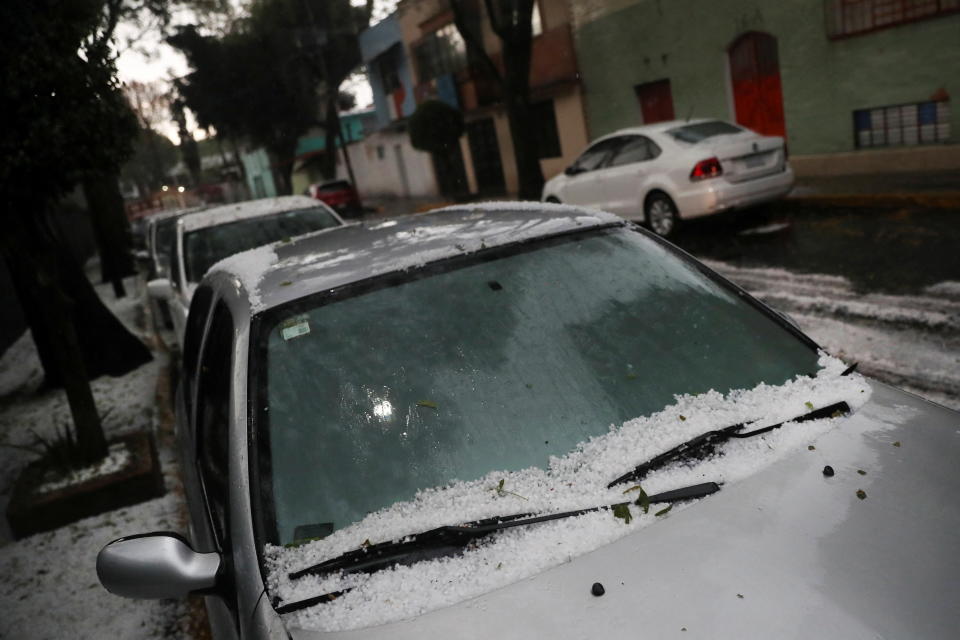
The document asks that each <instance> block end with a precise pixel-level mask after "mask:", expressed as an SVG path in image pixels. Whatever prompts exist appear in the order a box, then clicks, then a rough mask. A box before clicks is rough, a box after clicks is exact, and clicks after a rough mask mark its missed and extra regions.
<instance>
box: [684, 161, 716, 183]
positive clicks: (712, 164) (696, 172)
mask: <svg viewBox="0 0 960 640" xmlns="http://www.w3.org/2000/svg"><path fill="white" fill-rule="evenodd" d="M722 174H723V167H721V166H720V160H719V159H717V158H707V159H706V160H701V161H700V162H698V163H697V164H696V166H694V167H693V171H691V172H690V180H692V181H694V182H696V181H697V180H706V179H707V178H716V177H717V176H719V175H722Z"/></svg>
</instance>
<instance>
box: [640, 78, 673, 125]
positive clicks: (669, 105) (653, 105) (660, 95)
mask: <svg viewBox="0 0 960 640" xmlns="http://www.w3.org/2000/svg"><path fill="white" fill-rule="evenodd" d="M636 91H637V100H639V101H640V112H641V113H642V114H643V124H653V123H654V122H664V121H666V120H673V118H674V116H673V94H672V93H670V80H657V81H656V82H647V83H646V84H639V85H637V87H636Z"/></svg>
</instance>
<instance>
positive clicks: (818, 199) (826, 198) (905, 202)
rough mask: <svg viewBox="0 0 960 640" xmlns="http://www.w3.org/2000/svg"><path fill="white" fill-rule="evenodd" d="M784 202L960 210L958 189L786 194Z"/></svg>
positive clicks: (829, 205) (809, 204)
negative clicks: (927, 191)
mask: <svg viewBox="0 0 960 640" xmlns="http://www.w3.org/2000/svg"><path fill="white" fill-rule="evenodd" d="M785 201H786V202H790V203H796V204H801V205H808V206H822V207H885V208H895V207H920V208H923V209H958V210H960V191H941V192H932V193H870V194H864V193H842V194H823V195H804V196H788V197H787V198H786V200H785Z"/></svg>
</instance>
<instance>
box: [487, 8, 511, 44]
mask: <svg viewBox="0 0 960 640" xmlns="http://www.w3.org/2000/svg"><path fill="white" fill-rule="evenodd" d="M483 4H484V6H485V7H486V8H487V18H489V20H490V28H491V29H493V32H494V33H495V34H497V36H499V38H500V39H501V40H506V39H507V34H506V31H505V30H504V28H503V24H501V22H500V20H499V16H498V15H497V14H496V13H495V12H494V6H493V0H483Z"/></svg>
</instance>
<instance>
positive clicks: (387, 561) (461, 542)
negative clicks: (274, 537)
mask: <svg viewBox="0 0 960 640" xmlns="http://www.w3.org/2000/svg"><path fill="white" fill-rule="evenodd" d="M719 490H720V485H719V484H717V483H716V482H705V483H702V484H696V485H692V486H689V487H683V488H681V489H674V490H672V491H665V492H663V493H658V494H654V495H652V496H649V497H646V500H647V501H648V502H649V503H650V504H654V503H658V502H660V503H663V502H680V501H682V500H693V499H695V498H702V497H704V496H708V495H710V494H711V493H716V492H717V491H719ZM629 504H632V503H630V502H621V503H617V504H611V505H601V506H599V507H589V508H586V509H577V510H576V511H564V512H562V513H550V514H546V515H542V516H534V515H532V514H529V513H518V514H515V515H509V516H498V517H494V518H486V519H484V520H475V521H473V522H466V523H464V524H460V525H448V526H443V527H437V528H436V529H430V530H429V531H424V532H423V533H417V534H413V535H409V536H405V537H404V538H403V539H401V540H399V541H390V542H381V543H379V544H372V545H368V546H364V547H361V548H359V549H356V550H354V551H348V552H346V553H344V554H343V555H340V556H337V557H336V558H331V559H330V560H325V561H324V562H320V563H318V564H315V565H313V566H310V567H307V568H305V569H300V570H299V571H294V572H292V573H290V574H289V577H290V579H291V580H297V579H298V578H302V577H304V576H308V575H324V574H328V573H333V572H341V573H344V574H347V573H356V572H363V573H372V572H374V571H378V570H379V569H383V568H385V567H389V566H392V565H394V564H413V563H415V562H419V561H421V560H427V559H431V558H437V557H440V556H448V555H452V554H455V553H458V552H459V551H461V550H462V549H463V548H464V547H465V546H467V545H468V544H469V543H470V542H472V541H474V540H477V539H479V538H482V537H484V536H488V535H490V534H491V533H494V532H497V531H502V530H504V529H510V528H512V527H524V526H527V525H531V524H539V523H541V522H549V521H551V520H559V519H561V518H572V517H574V516H580V515H583V514H586V513H591V512H594V511H601V510H604V509H615V508H617V507H620V506H624V505H629ZM318 597H319V596H318ZM285 606H292V605H285Z"/></svg>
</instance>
